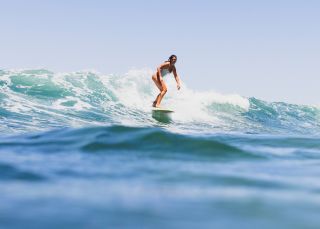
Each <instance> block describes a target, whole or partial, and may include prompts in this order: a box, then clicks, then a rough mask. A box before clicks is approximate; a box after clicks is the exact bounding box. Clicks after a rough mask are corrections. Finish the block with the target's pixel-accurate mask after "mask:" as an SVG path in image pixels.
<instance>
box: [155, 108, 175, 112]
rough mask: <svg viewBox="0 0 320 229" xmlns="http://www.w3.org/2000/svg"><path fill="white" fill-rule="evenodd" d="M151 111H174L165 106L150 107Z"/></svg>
mask: <svg viewBox="0 0 320 229" xmlns="http://www.w3.org/2000/svg"><path fill="white" fill-rule="evenodd" d="M152 111H153V112H160V113H172V112H174V111H173V110H170V109H167V108H163V107H154V108H152Z"/></svg>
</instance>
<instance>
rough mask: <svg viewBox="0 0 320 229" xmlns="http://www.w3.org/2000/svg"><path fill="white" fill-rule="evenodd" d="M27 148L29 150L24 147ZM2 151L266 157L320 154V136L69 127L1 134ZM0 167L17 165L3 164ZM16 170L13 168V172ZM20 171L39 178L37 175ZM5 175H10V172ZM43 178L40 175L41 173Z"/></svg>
mask: <svg viewBox="0 0 320 229" xmlns="http://www.w3.org/2000/svg"><path fill="white" fill-rule="evenodd" d="M22 149H23V151H22ZM0 152H3V153H9V154H10V155H11V154H12V153H18V154H24V155H28V154H31V155H34V154H39V153H40V154H63V155H65V154H73V153H78V152H82V153H88V154H102V155H103V154H107V155H108V157H112V156H124V157H126V156H128V154H129V155H132V156H134V157H140V156H141V157H143V158H150V159H151V158H154V159H159V160H161V159H164V160H167V159H170V160H175V159H177V160H186V161H188V160H190V161H199V160H200V161H206V162H208V161H210V160H214V161H217V160H218V161H219V160H223V161H226V160H245V161H248V160H263V159H272V158H284V159H297V158H299V159H304V158H305V159H310V158H319V155H320V154H319V152H320V144H319V138H310V137H308V138H302V137H275V136H271V135H270V136H262V135H237V134H236V135H235V134H232V135H230V134H218V135H212V134H211V135H188V134H180V133H172V132H169V131H166V130H163V129H161V128H158V127H152V128H150V127H128V126H119V125H112V126H107V127H83V128H63V129H59V130H52V131H47V132H40V133H29V134H23V135H17V136H8V137H2V138H0ZM0 170H6V171H8V170H10V171H11V170H13V169H12V168H11V167H10V168H9V167H8V166H6V165H5V164H2V165H1V164H0ZM11 173H12V171H11ZM14 175H17V176H19V177H21V179H23V178H24V176H25V177H27V178H30V179H36V177H34V176H32V174H25V173H24V172H23V171H15V172H14ZM4 176H5V174H4ZM38 178H39V179H40V177H38Z"/></svg>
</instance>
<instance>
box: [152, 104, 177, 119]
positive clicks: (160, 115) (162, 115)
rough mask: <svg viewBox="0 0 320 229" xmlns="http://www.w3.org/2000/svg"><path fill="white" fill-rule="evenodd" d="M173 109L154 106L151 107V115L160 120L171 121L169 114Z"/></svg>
mask: <svg viewBox="0 0 320 229" xmlns="http://www.w3.org/2000/svg"><path fill="white" fill-rule="evenodd" d="M173 112H174V111H173V110H170V109H167V108H163V107H154V108H152V117H153V118H154V119H156V120H157V121H160V122H166V123H168V122H170V121H171V114H172V113H173Z"/></svg>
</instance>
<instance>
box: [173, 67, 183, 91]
mask: <svg viewBox="0 0 320 229" xmlns="http://www.w3.org/2000/svg"><path fill="white" fill-rule="evenodd" d="M173 75H174V78H175V80H176V82H177V88H178V90H180V87H181V86H180V78H179V76H178V73H177V70H176V68H175V67H174V68H173Z"/></svg>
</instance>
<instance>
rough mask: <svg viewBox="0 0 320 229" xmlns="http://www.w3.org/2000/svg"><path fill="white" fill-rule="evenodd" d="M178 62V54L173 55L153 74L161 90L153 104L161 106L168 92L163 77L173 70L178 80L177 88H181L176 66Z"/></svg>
mask: <svg viewBox="0 0 320 229" xmlns="http://www.w3.org/2000/svg"><path fill="white" fill-rule="evenodd" d="M176 62H177V56H176V55H171V56H170V57H169V59H168V60H167V61H165V62H164V63H163V64H161V65H160V66H159V67H158V68H157V72H156V73H155V74H154V75H153V76H152V80H153V82H154V83H155V84H156V86H157V87H158V88H159V90H160V93H159V95H158V96H157V98H156V100H155V101H154V102H153V104H152V106H153V107H160V103H161V100H162V99H163V96H164V95H165V94H166V93H167V85H166V84H165V82H164V80H163V77H164V76H165V75H167V74H168V73H172V72H173V75H174V78H175V80H176V82H177V88H178V90H180V78H179V76H178V74H177V70H176V67H175V66H174V65H175V63H176Z"/></svg>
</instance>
